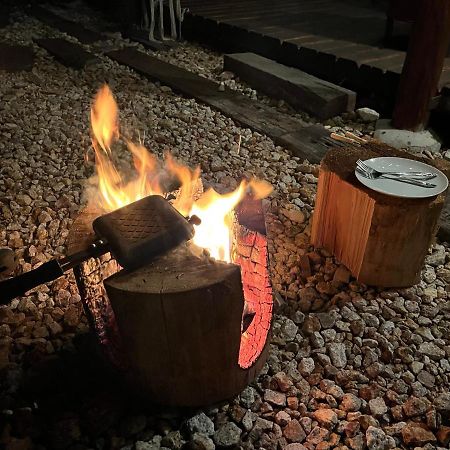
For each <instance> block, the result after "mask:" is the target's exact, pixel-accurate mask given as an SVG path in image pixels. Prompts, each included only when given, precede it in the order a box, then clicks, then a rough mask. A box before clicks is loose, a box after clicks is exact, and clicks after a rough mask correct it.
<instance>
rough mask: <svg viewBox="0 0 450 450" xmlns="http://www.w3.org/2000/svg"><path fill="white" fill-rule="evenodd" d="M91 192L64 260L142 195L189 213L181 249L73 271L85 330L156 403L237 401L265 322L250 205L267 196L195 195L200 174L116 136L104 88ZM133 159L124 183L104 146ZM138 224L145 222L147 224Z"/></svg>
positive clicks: (252, 184) (94, 120) (260, 184)
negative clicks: (189, 228) (147, 259)
mask: <svg viewBox="0 0 450 450" xmlns="http://www.w3.org/2000/svg"><path fill="white" fill-rule="evenodd" d="M91 125H92V142H93V149H94V153H95V167H96V177H97V178H96V182H95V183H94V184H95V186H96V189H95V190H93V191H92V190H91V191H90V193H89V199H90V201H89V205H88V207H87V209H86V210H85V211H84V212H83V213H82V214H81V215H80V216H79V217H78V219H77V220H76V221H75V223H74V225H73V228H72V232H71V235H70V237H69V252H76V251H78V250H79V249H80V248H82V247H84V246H86V245H89V244H90V243H91V242H92V241H93V240H94V234H93V232H92V229H91V224H92V221H93V219H94V218H95V217H96V216H99V215H101V214H104V213H107V212H111V211H114V210H116V209H117V208H121V207H123V206H126V205H128V204H130V203H132V202H135V201H137V200H140V199H142V198H145V197H147V196H149V195H161V196H163V197H165V198H166V199H167V200H169V201H170V202H171V203H172V205H173V206H174V207H175V208H176V209H177V210H178V211H179V212H180V213H181V214H182V215H183V216H185V217H189V216H197V217H198V218H199V219H200V221H201V223H199V224H198V225H196V227H195V235H194V238H193V239H192V241H190V242H188V243H187V244H186V245H181V246H179V247H178V248H176V249H174V250H172V251H170V252H169V253H167V254H165V255H163V256H162V257H160V258H158V259H157V260H156V261H153V262H152V263H151V264H148V265H146V266H144V267H141V268H139V269H137V270H133V271H126V270H121V267H120V266H119V264H118V263H117V262H116V261H115V260H114V259H113V258H112V257H111V255H110V254H107V255H104V256H102V257H101V258H91V259H90V260H88V261H86V262H84V263H82V264H81V265H80V266H79V267H78V268H76V269H75V275H76V279H77V284H78V287H79V290H80V294H81V297H82V300H83V304H84V306H85V310H86V313H87V316H88V318H89V320H90V323H91V326H92V327H93V328H94V329H95V330H96V332H97V334H98V335H99V338H100V341H101V343H102V344H103V348H104V349H105V350H106V352H107V354H108V355H109V356H110V359H111V360H112V361H113V362H114V363H115V365H116V366H118V367H120V368H121V369H122V370H124V371H125V372H126V373H127V376H128V377H130V380H131V381H132V383H133V384H134V385H135V386H138V388H139V389H140V390H141V391H142V392H144V393H146V394H148V395H149V396H150V397H151V398H152V399H153V400H155V401H157V402H159V403H166V404H172V405H183V406H198V405H203V404H211V403H214V402H217V401H220V400H224V399H226V398H229V397H231V396H233V395H235V394H237V393H239V392H240V391H241V390H242V389H243V388H244V387H245V386H246V385H247V384H248V383H249V382H250V381H252V380H253V379H254V377H255V376H256V374H257V373H258V372H259V370H260V369H261V368H262V365H263V364H264V362H265V359H266V351H265V350H266V348H267V337H268V333H269V330H270V324H271V318H272V291H271V287H270V280H269V274H268V267H267V240H266V236H265V223H264V211H263V203H262V201H261V200H262V199H263V198H264V197H266V196H267V195H268V194H269V193H270V192H271V190H272V188H271V186H270V185H269V184H268V183H266V182H264V181H260V180H256V179H251V180H243V181H241V183H240V184H239V186H238V187H237V188H236V189H235V190H234V191H232V192H230V193H227V194H219V193H218V192H216V191H215V190H213V189H208V190H206V191H205V192H203V185H202V182H201V178H200V169H199V168H194V169H191V168H189V167H188V166H186V165H183V164H181V163H179V162H178V161H176V160H175V159H174V158H173V157H172V156H171V154H170V153H166V154H165V157H164V161H160V160H159V159H158V158H157V157H156V156H155V155H153V154H151V153H149V152H148V151H147V149H146V148H145V147H144V146H143V145H142V144H140V143H139V144H136V143H133V142H131V140H128V139H121V138H120V133H119V121H118V107H117V104H116V102H115V100H114V97H113V95H112V93H111V91H110V90H109V88H108V87H107V86H104V87H102V88H101V89H100V90H99V92H98V93H97V95H96V97H95V99H94V103H93V106H92V110H91ZM120 144H124V145H126V147H127V149H128V150H129V151H130V152H131V155H132V158H133V162H134V169H135V171H134V173H133V174H132V176H131V177H130V176H128V177H126V176H124V175H123V174H122V173H121V171H120V170H119V168H118V167H119V166H118V164H117V163H116V161H115V156H114V151H113V148H114V146H116V145H120ZM148 220H149V221H151V220H152V217H151V216H150V217H149V218H148Z"/></svg>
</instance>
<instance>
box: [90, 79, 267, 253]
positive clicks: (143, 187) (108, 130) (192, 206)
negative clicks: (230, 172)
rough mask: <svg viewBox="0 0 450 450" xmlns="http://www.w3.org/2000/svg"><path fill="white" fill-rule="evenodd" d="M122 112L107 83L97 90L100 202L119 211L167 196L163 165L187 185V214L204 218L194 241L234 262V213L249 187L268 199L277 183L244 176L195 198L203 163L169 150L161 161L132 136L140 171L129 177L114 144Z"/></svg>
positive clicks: (181, 206) (182, 200)
mask: <svg viewBox="0 0 450 450" xmlns="http://www.w3.org/2000/svg"><path fill="white" fill-rule="evenodd" d="M118 112H119V110H118V107H117V103H116V101H115V99H114V97H113V95H112V92H111V90H110V89H109V87H108V86H107V85H104V86H103V87H102V88H101V89H100V90H99V91H98V92H97V95H96V96H95V98H94V102H93V105H92V108H91V127H92V146H93V148H94V151H95V166H96V171H97V175H98V194H99V195H98V198H97V201H98V203H99V206H100V207H101V208H102V209H103V210H104V211H113V210H115V209H117V208H121V207H123V206H125V205H127V204H129V203H131V202H134V201H136V200H140V199H141V198H143V197H146V196H147V195H152V194H158V195H162V193H163V190H162V189H161V187H160V175H161V169H163V170H165V171H166V172H167V173H169V174H171V175H172V176H174V177H176V178H177V179H178V180H179V182H180V184H181V188H180V190H179V195H178V196H177V198H176V199H175V200H174V202H173V206H174V207H175V208H176V209H177V210H178V211H180V213H181V214H183V215H184V216H190V215H194V214H195V215H197V216H198V217H199V218H200V219H201V221H202V222H201V224H200V225H198V226H197V227H196V230H195V236H194V238H193V243H194V244H195V245H197V246H199V247H203V248H205V249H207V250H208V251H209V253H210V255H211V256H212V257H214V258H216V259H220V260H222V261H227V262H230V231H229V230H230V212H231V211H232V210H233V209H234V208H235V207H236V205H237V204H238V203H239V202H240V201H241V200H242V199H243V197H244V195H245V193H246V191H247V190H248V189H251V190H252V191H253V195H254V197H255V198H264V197H266V196H268V195H269V194H270V192H271V191H272V186H271V185H270V184H269V183H267V182H265V181H261V180H256V179H253V180H251V181H250V182H247V181H242V182H241V183H240V185H239V187H238V188H237V189H236V190H234V191H233V192H230V193H228V194H225V195H221V194H219V193H217V192H216V191H214V189H209V190H207V191H206V192H205V193H204V194H203V195H202V196H201V197H200V198H199V199H198V200H197V201H194V194H195V193H196V189H197V186H198V180H199V178H200V168H198V167H197V168H195V169H190V168H189V167H187V166H185V165H183V164H180V163H179V162H177V161H176V160H175V159H174V158H173V156H172V155H171V154H170V153H166V155H165V161H164V167H163V168H162V167H161V164H160V161H159V160H158V159H157V158H156V157H155V156H154V155H152V154H151V153H149V152H148V151H147V149H146V148H145V147H144V146H142V145H136V144H134V143H133V142H131V141H126V144H127V147H128V149H129V151H130V152H131V153H132V155H133V160H134V166H135V169H136V174H135V177H134V178H133V179H132V180H131V181H125V180H124V178H123V177H122V175H121V174H120V172H119V171H118V169H117V167H116V165H115V163H114V161H113V153H112V151H111V146H112V145H113V144H114V143H115V142H116V141H117V140H118V139H119V117H118Z"/></svg>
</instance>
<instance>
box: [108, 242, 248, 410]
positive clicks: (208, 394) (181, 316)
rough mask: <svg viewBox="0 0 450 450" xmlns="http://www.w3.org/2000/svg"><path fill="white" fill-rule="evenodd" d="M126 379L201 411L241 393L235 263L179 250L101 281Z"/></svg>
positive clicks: (240, 300)
mask: <svg viewBox="0 0 450 450" xmlns="http://www.w3.org/2000/svg"><path fill="white" fill-rule="evenodd" d="M105 288H106V291H107V293H108V297H109V299H110V301H111V304H112V307H113V310H114V312H115V317H116V320H117V324H118V326H119V330H120V333H121V336H122V340H123V346H124V351H125V353H126V354H127V356H128V359H129V361H130V372H129V374H130V377H131V379H133V380H134V381H135V383H136V384H137V385H138V386H139V387H141V388H142V394H143V395H146V396H148V397H149V398H151V400H152V401H154V402H156V403H160V404H167V405H174V406H200V405H206V404H212V403H215V402H217V401H220V400H224V399H226V398H229V397H231V396H233V395H235V394H237V393H238V392H240V391H241V390H242V389H243V388H244V386H245V384H246V383H245V381H244V379H243V378H242V375H244V371H243V370H242V369H240V368H239V367H238V365H237V361H238V358H239V346H240V341H241V318H242V313H243V308H244V297H243V289H242V283H241V276H240V269H239V267H238V266H236V265H232V264H224V263H218V262H209V261H204V260H202V259H199V258H197V257H195V256H193V255H192V254H191V253H190V252H189V251H188V250H187V251H183V250H182V249H178V250H177V251H173V252H171V253H170V254H169V255H167V256H165V257H163V258H161V259H160V260H158V262H155V263H153V264H150V265H148V266H146V267H145V268H143V269H141V270H137V271H134V272H132V273H125V272H120V273H119V274H117V275H115V276H113V277H111V278H109V279H107V280H106V281H105Z"/></svg>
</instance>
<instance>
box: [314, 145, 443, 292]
mask: <svg viewBox="0 0 450 450" xmlns="http://www.w3.org/2000/svg"><path fill="white" fill-rule="evenodd" d="M379 156H397V157H401V158H410V159H416V160H419V161H423V162H426V163H428V164H432V165H435V166H436V167H438V166H439V167H438V168H439V169H440V170H442V171H443V172H444V173H445V174H446V175H447V176H449V174H450V173H449V165H448V163H446V162H445V161H440V162H438V161H437V160H436V161H430V160H426V159H425V158H420V157H417V156H413V155H410V154H409V153H406V152H404V151H401V150H396V149H393V148H391V147H389V146H386V145H384V144H379V143H369V144H367V145H365V146H364V147H361V148H345V149H343V148H338V149H332V150H330V151H329V152H328V153H327V155H326V156H325V158H324V159H323V160H322V164H321V167H320V172H319V182H318V188H317V197H316V206H315V210H314V215H313V223H312V232H311V242H312V244H313V245H314V246H316V247H319V248H325V249H327V250H328V251H330V252H331V253H333V254H334V255H335V257H336V258H337V259H338V260H339V261H340V262H342V263H343V264H344V265H346V266H347V267H348V269H349V270H350V271H351V272H352V274H353V276H355V277H356V278H357V280H358V281H359V282H361V283H365V284H369V285H375V286H382V287H406V286H411V285H413V284H415V283H417V282H418V281H419V279H420V272H421V269H422V266H423V263H424V259H425V256H426V254H427V252H428V249H429V246H430V244H431V242H432V240H433V238H434V236H435V234H436V232H437V229H438V219H439V215H440V213H441V210H442V207H443V205H444V200H445V196H444V195H443V194H441V195H438V196H434V197H430V198H425V199H405V198H399V197H393V196H389V195H384V194H380V193H378V192H375V191H372V190H371V189H369V188H366V187H365V186H363V185H362V184H361V183H360V182H359V181H358V180H357V178H356V176H355V175H354V170H355V166H356V161H357V160H358V159H362V160H365V159H369V158H374V157H379Z"/></svg>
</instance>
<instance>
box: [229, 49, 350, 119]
mask: <svg viewBox="0 0 450 450" xmlns="http://www.w3.org/2000/svg"><path fill="white" fill-rule="evenodd" d="M223 65H224V69H225V70H229V71H231V72H233V73H235V74H236V75H238V76H239V78H240V79H241V80H244V81H246V82H247V83H249V84H250V86H252V87H253V88H255V89H258V90H259V91H261V92H264V93H266V94H268V95H270V96H272V97H275V98H281V99H283V100H285V101H286V102H288V103H289V104H290V105H292V106H293V107H294V108H296V109H299V110H301V111H306V112H307V113H310V114H313V115H315V116H316V117H319V118H320V119H329V118H331V117H334V116H337V115H339V114H341V113H343V112H346V111H353V110H354V109H355V102H356V94H355V93H354V92H352V91H350V90H348V89H344V88H342V87H340V86H337V85H335V84H332V83H329V82H327V81H324V80H321V79H319V78H317V77H314V76H312V75H309V74H308V73H306V72H303V71H301V70H299V69H296V68H294V67H288V66H285V65H283V64H280V63H277V62H276V61H273V60H271V59H268V58H264V57H263V56H260V55H257V54H255V53H234V54H230V55H225V56H224V60H223Z"/></svg>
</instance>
